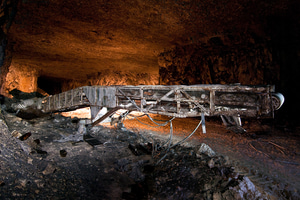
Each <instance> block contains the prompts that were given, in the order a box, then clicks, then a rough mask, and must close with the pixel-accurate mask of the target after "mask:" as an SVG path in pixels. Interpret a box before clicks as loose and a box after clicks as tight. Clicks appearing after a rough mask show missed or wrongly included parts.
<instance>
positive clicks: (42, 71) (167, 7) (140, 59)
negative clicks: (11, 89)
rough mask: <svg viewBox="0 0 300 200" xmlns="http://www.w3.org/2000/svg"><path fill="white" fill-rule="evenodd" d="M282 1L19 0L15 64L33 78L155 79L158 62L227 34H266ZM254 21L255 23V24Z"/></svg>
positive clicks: (13, 37)
mask: <svg viewBox="0 0 300 200" xmlns="http://www.w3.org/2000/svg"><path fill="white" fill-rule="evenodd" d="M287 4H288V3H287V1H285V0H284V1H281V0H280V1H279V0H277V1H272V2H271V3H266V2H265V1H260V0H254V1H249V0H242V1H240V0H224V1H214V0H210V1H208V0H203V1H192V0H132V1H121V0H114V1H110V0H93V1H81V0H65V1H61V0H23V1H20V2H19V5H18V12H17V15H16V18H15V21H14V24H13V25H12V26H11V29H10V33H9V41H10V42H13V63H15V64H16V65H26V66H30V67H34V68H36V69H37V70H38V72H39V76H48V77H56V78H66V79H84V78H86V77H87V75H90V74H93V73H97V72H99V71H101V70H105V69H115V70H124V71H136V72H145V73H156V74H157V73H158V61H157V56H158V54H159V53H161V52H163V51H165V50H167V49H169V48H173V47H175V46H176V45H185V44H191V43H197V42H199V41H204V42H205V41H206V40H207V39H209V38H210V37H213V36H216V35H220V34H221V35H222V34H224V33H225V32H234V31H237V32H243V31H248V30H249V29H251V30H252V31H253V32H256V34H258V35H259V34H264V33H263V32H262V29H263V27H262V25H263V23H264V20H265V17H266V16H269V15H272V14H273V13H276V12H284V11H285V10H286V7H287ZM258 22H259V23H258Z"/></svg>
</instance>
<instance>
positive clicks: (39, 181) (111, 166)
mask: <svg viewBox="0 0 300 200" xmlns="http://www.w3.org/2000/svg"><path fill="white" fill-rule="evenodd" d="M2 113H3V115H2V119H1V121H0V126H1V134H0V137H1V143H0V183H1V184H0V190H1V194H0V196H1V198H3V199H11V198H21V199H25V198H26V199H243V198H248V199H253V198H255V199H268V198H269V196H268V195H267V194H266V193H264V191H261V190H260V189H259V188H258V187H256V186H255V185H254V184H253V183H252V182H251V181H250V180H249V179H248V178H247V177H246V176H243V175H241V174H239V173H237V172H235V170H234V167H232V166H231V165H230V162H229V160H228V158H226V157H225V158H224V157H223V156H220V155H211V156H208V155H207V154H205V152H204V153H201V151H198V150H199V148H200V146H201V144H200V143H197V142H191V143H187V144H183V145H179V146H176V147H175V148H172V149H170V151H166V148H165V147H164V146H162V145H161V144H163V143H164V142H165V141H166V138H165V137H163V136H159V135H156V134H150V133H149V132H141V131H140V132H138V133H137V132H130V131H128V130H125V129H122V130H120V129H113V128H107V127H103V126H96V127H87V129H86V133H85V137H83V134H82V133H79V132H78V124H79V120H78V119H76V118H70V117H63V116H61V115H57V114H56V115H53V116H46V117H44V118H37V119H32V120H24V119H21V118H18V117H16V116H15V115H14V114H10V113H6V112H4V111H2ZM13 131H15V132H19V133H20V134H21V135H22V136H24V135H27V138H25V137H23V140H21V139H20V137H19V138H16V137H14V136H12V134H11V133H12V132H13ZM28 133H30V134H28ZM71 136H74V137H78V138H80V137H79V136H81V138H82V139H76V140H73V139H72V137H71ZM87 136H88V137H87ZM66 138H68V140H67V139H66ZM63 139H64V140H63ZM91 139H93V140H94V141H97V143H93V142H91ZM154 144H155V145H156V147H157V146H160V147H159V148H157V150H156V151H153V146H154ZM202 146H203V145H202ZM166 153H167V154H166ZM164 155H166V156H165V157H164V159H161V158H162V157H163V156H164ZM159 160H160V162H159V163H158V161H159Z"/></svg>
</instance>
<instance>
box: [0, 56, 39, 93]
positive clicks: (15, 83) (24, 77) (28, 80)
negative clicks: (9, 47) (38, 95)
mask: <svg viewBox="0 0 300 200" xmlns="http://www.w3.org/2000/svg"><path fill="white" fill-rule="evenodd" d="M37 75H38V72H37V71H36V69H35V68H32V67H29V66H26V65H21V66H20V65H19V64H16V63H14V62H12V63H11V65H10V67H9V71H8V73H7V74H6V77H5V82H4V84H3V85H2V88H1V90H2V92H3V94H6V95H7V96H10V95H8V94H9V91H11V90H13V89H18V90H21V91H23V92H28V93H31V92H35V91H37Z"/></svg>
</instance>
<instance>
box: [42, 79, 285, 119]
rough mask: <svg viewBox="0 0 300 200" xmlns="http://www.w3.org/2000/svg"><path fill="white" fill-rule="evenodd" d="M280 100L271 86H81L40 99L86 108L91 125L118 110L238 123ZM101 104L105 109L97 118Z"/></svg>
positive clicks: (267, 112) (48, 108)
mask: <svg viewBox="0 0 300 200" xmlns="http://www.w3.org/2000/svg"><path fill="white" fill-rule="evenodd" d="M283 102H284V97H283V95H282V94H280V93H275V87H274V86H271V85H264V86H245V85H239V84H236V85H219V84H215V85H191V86H185V85H172V86H162V85H139V86H84V87H79V88H76V89H73V90H69V91H66V92H63V93H60V94H56V95H51V96H48V97H45V98H43V99H42V102H41V108H42V109H41V111H42V112H43V113H51V112H63V111H70V110H75V109H78V108H82V107H90V108H91V119H92V122H93V124H96V123H99V122H101V121H102V120H104V119H105V118H107V117H109V116H110V115H112V114H113V113H114V112H116V111H117V110H118V109H126V110H129V111H139V112H143V113H146V114H147V113H153V114H160V115H167V116H172V117H179V118H186V117H201V116H202V117H203V116H221V117H222V120H223V122H224V123H225V124H226V122H227V123H231V122H230V121H232V120H230V119H229V118H228V117H233V121H235V122H234V123H235V124H239V123H240V122H239V121H240V120H239V117H256V118H261V117H270V118H272V117H273V116H274V110H277V109H279V108H280V107H281V105H282V104H283ZM104 107H106V108H107V109H108V112H107V113H106V114H104V115H103V116H101V117H100V118H99V116H98V113H99V111H100V110H101V109H102V108H104ZM224 117H226V118H227V119H225V118H224ZM234 123H231V124H234Z"/></svg>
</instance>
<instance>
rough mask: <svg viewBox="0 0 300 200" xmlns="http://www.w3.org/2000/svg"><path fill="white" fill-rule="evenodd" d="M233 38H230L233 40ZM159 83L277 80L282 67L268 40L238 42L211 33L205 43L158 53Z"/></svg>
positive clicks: (273, 81)
mask: <svg viewBox="0 0 300 200" xmlns="http://www.w3.org/2000/svg"><path fill="white" fill-rule="evenodd" d="M230 40H231V41H230ZM158 63H159V67H160V68H159V75H160V79H159V82H160V84H164V85H175V84H185V85H191V84H229V83H241V84H252V85H256V84H274V83H276V82H277V81H278V80H279V79H280V77H279V71H280V67H279V65H277V64H276V63H275V62H273V57H272V53H271V51H270V48H269V47H268V46H267V45H266V43H256V42H255V40H254V39H253V38H248V40H247V42H244V43H238V42H236V41H234V40H233V39H232V38H229V37H212V38H210V39H209V40H208V41H207V42H206V43H198V44H191V45H187V46H177V47H176V48H174V49H171V50H169V51H165V52H163V53H161V54H160V55H159V58H158Z"/></svg>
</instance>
